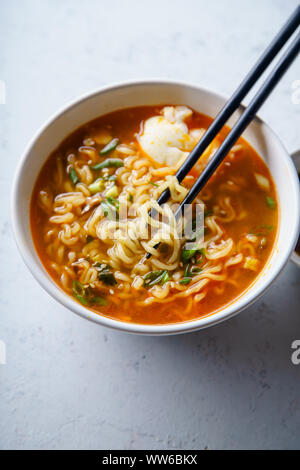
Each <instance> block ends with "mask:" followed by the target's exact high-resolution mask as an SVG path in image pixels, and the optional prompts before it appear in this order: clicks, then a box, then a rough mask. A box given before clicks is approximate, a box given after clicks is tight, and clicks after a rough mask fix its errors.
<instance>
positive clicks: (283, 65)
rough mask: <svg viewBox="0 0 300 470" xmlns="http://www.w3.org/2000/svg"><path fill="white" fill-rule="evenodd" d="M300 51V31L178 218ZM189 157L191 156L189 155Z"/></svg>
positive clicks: (180, 208)
mask: <svg viewBox="0 0 300 470" xmlns="http://www.w3.org/2000/svg"><path fill="white" fill-rule="evenodd" d="M299 52H300V33H299V34H298V35H297V36H296V38H295V39H294V40H293V42H292V43H291V45H290V47H289V48H288V50H287V51H286V52H285V54H284V55H283V56H282V58H281V59H280V61H279V62H278V64H277V65H276V67H275V68H274V69H273V70H272V72H271V74H270V75H269V77H268V78H267V79H266V81H265V82H264V84H263V85H262V87H261V88H260V89H259V90H258V92H257V93H256V95H255V96H254V98H253V99H252V100H251V102H250V104H249V105H248V107H247V108H246V109H245V111H244V112H243V114H242V116H241V117H240V119H239V120H238V121H237V123H236V124H235V125H234V127H233V128H232V129H231V131H230V132H229V134H228V135H227V137H226V138H225V140H224V141H223V142H222V144H221V145H220V147H219V148H218V150H217V151H216V153H215V154H214V156H213V157H212V158H211V160H210V161H209V162H208V164H207V165H206V167H205V168H204V170H203V171H202V173H201V175H200V176H199V178H198V179H197V180H196V182H195V184H194V185H193V186H192V188H191V189H190V191H189V192H188V194H187V195H186V197H185V199H184V200H183V201H182V203H181V204H180V207H179V208H178V210H177V211H176V213H175V217H176V218H178V217H179V216H180V214H181V213H182V209H183V207H184V205H185V204H191V202H193V200H194V199H195V198H196V197H197V195H198V194H199V192H200V191H201V189H202V188H203V186H204V185H205V184H206V183H207V181H208V180H209V178H210V177H211V176H212V174H213V173H214V172H215V171H216V169H217V168H218V166H219V165H220V163H222V161H223V160H224V158H225V157H226V155H227V154H228V152H229V150H230V149H231V148H232V147H233V145H234V144H235V143H236V141H237V140H238V138H239V137H240V136H241V134H242V133H243V132H244V130H245V129H246V127H247V126H248V125H249V124H250V122H251V121H252V120H253V119H254V118H255V114H256V113H257V111H258V110H259V108H260V107H261V106H262V104H263V103H264V102H265V100H266V99H267V98H268V96H269V95H270V93H271V92H272V90H273V89H274V88H275V86H276V85H277V83H278V82H279V80H280V79H281V77H282V76H283V75H284V73H285V72H286V71H287V69H288V68H289V66H290V65H291V63H292V62H293V61H294V59H295V58H296V57H297V55H298V54H299ZM188 158H189V157H188Z"/></svg>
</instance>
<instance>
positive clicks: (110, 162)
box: [92, 158, 124, 170]
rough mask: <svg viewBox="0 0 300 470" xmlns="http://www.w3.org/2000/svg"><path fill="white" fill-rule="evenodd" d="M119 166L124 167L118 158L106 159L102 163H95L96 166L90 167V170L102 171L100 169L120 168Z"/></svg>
mask: <svg viewBox="0 0 300 470" xmlns="http://www.w3.org/2000/svg"><path fill="white" fill-rule="evenodd" d="M121 166H124V163H123V160H121V159H120V158H107V159H106V160H104V162H101V163H97V165H94V166H92V169H93V170H102V168H112V167H114V168H120V167H121Z"/></svg>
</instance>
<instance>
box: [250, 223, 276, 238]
mask: <svg viewBox="0 0 300 470" xmlns="http://www.w3.org/2000/svg"><path fill="white" fill-rule="evenodd" d="M272 230H274V225H267V224H261V225H256V226H255V227H254V229H253V230H252V231H251V232H250V234H251V235H257V236H259V235H268V233H270V232H272Z"/></svg>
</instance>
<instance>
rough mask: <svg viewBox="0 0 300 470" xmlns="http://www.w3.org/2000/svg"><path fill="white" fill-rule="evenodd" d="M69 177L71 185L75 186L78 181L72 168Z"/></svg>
mask: <svg viewBox="0 0 300 470" xmlns="http://www.w3.org/2000/svg"><path fill="white" fill-rule="evenodd" d="M69 177H70V180H71V181H72V183H73V184H74V186H75V184H77V183H78V181H79V177H78V175H77V173H76V170H75V168H73V167H72V168H71V169H70V172H69Z"/></svg>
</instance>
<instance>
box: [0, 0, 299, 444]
mask: <svg viewBox="0 0 300 470" xmlns="http://www.w3.org/2000/svg"><path fill="white" fill-rule="evenodd" d="M297 3H298V1H297V0H264V1H261V0H252V1H251V2H244V1H243V2H240V1H239V0H226V1H223V0H210V1H209V2H208V1H206V0H202V1H199V0H197V1H196V0H185V1H184V2H183V1H182V0H172V1H170V0H168V1H167V0H151V2H149V1H141V0H135V1H133V0H128V1H126V2H125V1H124V0H122V1H117V0H103V1H92V0H86V1H85V2H82V1H77V0H72V1H58V0H52V1H50V0H49V1H30V0H22V1H16V0H13V1H12V0H0V18H1V24H0V79H2V80H5V82H6V88H7V98H6V99H7V103H6V105H0V152H1V161H2V162H3V164H2V170H1V172H0V200H1V207H2V209H1V212H0V222H1V243H0V254H1V270H0V291H1V292H0V299H1V304H0V309H1V316H0V339H2V340H4V341H5V343H6V346H7V364H6V365H4V366H3V365H2V366H0V448H4V449H13V448H18V449H32V448H33V449H46V448H50V449H60V448H63V449H75V448H77V449H83V448H87V449H96V448H100V449H103V448H112V449H115V448H121V449H130V448H133V449H137V448H150V449H155V448H160V449H172V448H177V449H187V448H195V449H196V448H197V449H203V448H205V446H208V447H209V448H212V449H220V448H226V449H231V448H238V449H240V448H300V434H299V431H300V429H299V427H300V425H299V418H300V394H299V386H300V381H299V379H300V366H298V367H297V366H294V365H292V364H291V360H290V355H291V348H290V347H291V343H292V341H293V340H294V339H300V315H299V314H300V312H299V310H300V309H299V302H300V294H299V281H300V270H298V269H297V268H296V267H295V266H294V265H292V264H291V263H289V265H288V266H287V267H286V268H285V270H284V272H283V273H282V274H281V276H280V278H279V279H278V280H277V281H276V283H275V284H274V285H273V287H272V288H271V289H270V290H269V291H268V293H267V294H266V295H265V296H264V297H263V299H261V300H260V301H259V302H257V303H256V304H255V305H254V306H252V307H251V308H249V309H248V310H246V311H244V312H243V313H242V314H241V315H240V316H238V317H236V318H234V319H232V320H230V321H228V322H226V323H223V324H221V325H219V326H216V327H214V328H211V329H208V330H206V331H202V332H199V333H195V334H189V335H184V336H178V337H166V338H162V337H161V338H151V337H136V336H129V335H125V334H122V333H118V332H114V331H110V330H106V329H104V328H101V327H100V326H97V325H94V324H91V323H88V322H86V321H84V320H82V319H80V318H78V317H76V316H75V315H74V314H72V313H70V312H69V311H67V310H66V309H65V308H63V307H62V306H60V305H59V304H57V303H56V302H55V301H54V300H53V299H51V298H50V297H49V296H48V295H47V294H46V293H45V292H43V291H42V289H41V288H40V287H39V286H38V284H37V283H36V282H35V281H34V280H33V278H32V277H31V275H30V274H29V272H28V271H27V269H26V268H25V266H24V265H23V262H22V261H21V258H20V256H19V254H18V253H17V250H16V248H15V244H14V241H13V239H12V234H11V230H10V209H9V193H10V189H11V180H12V177H13V174H14V170H15V166H16V164H17V161H18V159H19V156H20V153H21V152H22V150H23V148H24V146H25V144H26V143H27V141H28V139H29V138H30V137H31V136H32V134H33V133H34V132H35V131H36V129H37V128H38V127H39V126H40V125H41V123H43V121H44V120H46V119H47V118H48V117H49V115H51V114H52V113H53V112H55V111H56V110H57V109H58V108H59V107H61V106H62V105H64V104H65V103H66V102H67V101H68V100H70V99H74V98H76V97H77V96H78V95H80V94H81V93H85V92H87V91H89V90H90V89H93V88H96V87H98V86H101V85H104V84H108V83H111V82H112V81H119V80H123V79H128V78H142V77H154V76H156V77H171V78H178V79H186V80H190V81H193V82H198V83H199V84H201V85H204V86H208V87H210V88H213V89H215V90H217V91H219V92H223V93H226V94H229V93H230V92H232V91H233V89H234V88H235V87H236V85H237V84H238V83H239V81H240V80H241V78H242V77H243V76H244V74H245V73H246V72H247V71H248V69H249V67H250V66H251V65H252V64H253V63H254V61H255V59H256V57H257V56H258V54H259V53H260V51H261V50H262V49H263V48H264V47H265V46H266V44H267V43H268V41H269V40H270V39H271V37H272V36H273V35H274V33H275V32H276V31H277V30H278V28H279V26H280V25H281V24H282V23H283V21H284V20H285V18H286V17H287V16H288V15H289V14H290V12H291V11H292V9H293V8H294V7H295V6H296V5H297ZM296 79H300V60H298V62H297V63H296V64H294V65H293V67H292V68H291V69H290V71H289V73H288V74H287V75H286V77H285V78H284V80H283V81H282V83H281V84H280V85H279V87H278V88H277V89H276V91H275V92H274V94H273V95H272V97H271V99H270V100H269V101H268V103H267V104H266V105H265V107H264V108H263V110H262V111H261V113H260V114H261V116H262V117H263V118H264V119H266V121H267V122H268V123H269V124H270V125H271V126H272V127H273V128H274V129H275V131H277V132H278V134H279V135H280V136H281V137H282V140H283V142H284V143H285V144H286V146H287V148H288V149H289V150H290V151H293V150H296V149H297V148H300V134H299V124H300V104H299V105H295V104H294V105H293V104H292V102H291V93H292V89H291V86H292V82H293V81H294V80H296Z"/></svg>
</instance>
